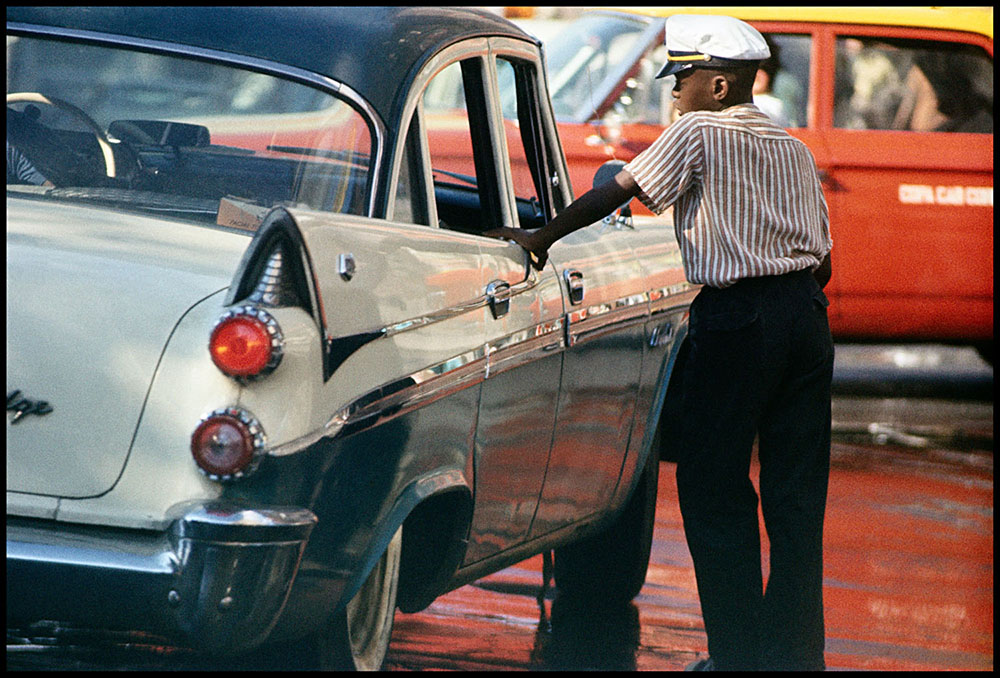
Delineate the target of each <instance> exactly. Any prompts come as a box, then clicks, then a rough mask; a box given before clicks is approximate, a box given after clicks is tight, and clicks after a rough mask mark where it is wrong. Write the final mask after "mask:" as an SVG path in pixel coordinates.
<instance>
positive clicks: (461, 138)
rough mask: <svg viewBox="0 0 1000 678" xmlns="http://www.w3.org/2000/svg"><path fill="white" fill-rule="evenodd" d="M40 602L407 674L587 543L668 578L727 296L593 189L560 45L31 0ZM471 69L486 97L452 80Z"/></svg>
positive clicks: (26, 558)
mask: <svg viewBox="0 0 1000 678" xmlns="http://www.w3.org/2000/svg"><path fill="white" fill-rule="evenodd" d="M6 63H7V372H6V374H7V623H8V628H11V627H12V626H14V625H20V624H31V623H33V622H35V621H37V620H56V621H62V622H66V623H74V624H81V625H87V626H88V627H90V628H124V629H132V630H143V631H147V632H151V633H155V634H160V635H162V636H163V637H165V638H170V639H173V640H174V641H175V642H180V643H185V644H189V645H191V646H194V647H198V648H202V649H204V650H206V651H209V652H214V653H240V652H245V651H249V650H252V649H254V648H256V647H258V646H261V645H263V644H265V643H268V642H279V641H282V640H283V639H290V638H305V639H307V640H308V641H309V642H311V643H313V645H314V647H316V648H317V656H318V657H319V658H320V659H321V661H322V663H323V664H324V665H334V666H344V665H347V666H356V667H361V668H375V667H378V666H380V665H381V663H382V661H383V658H384V656H385V653H386V648H387V646H388V643H389V637H390V634H391V630H392V620H393V615H394V612H395V609H396V608H397V607H398V608H399V609H401V610H403V611H404V612H412V611H418V610H421V609H423V608H425V607H426V606H427V605H429V604H430V603H431V602H432V601H433V600H434V599H435V597H436V596H438V595H440V594H442V593H444V592H446V591H448V590H451V589H453V588H455V587H457V586H460V585H462V584H465V583H468V582H471V581H473V580H475V579H477V578H480V577H482V576H484V575H486V574H489V573H492V572H495V571H497V570H499V569H501V568H504V567H507V566H509V565H511V564H513V563H515V562H518V561H520V560H523V559H524V558H527V557H529V556H532V555H534V554H538V553H541V552H546V551H549V550H554V551H555V577H556V585H557V587H558V589H559V590H560V592H561V593H565V594H566V595H586V596H589V597H590V599H591V600H594V601H595V602H597V601H600V600H602V599H603V600H619V601H627V600H630V599H631V598H632V597H634V596H635V595H636V594H637V593H638V591H639V588H640V587H641V586H642V584H643V581H644V578H645V572H646V566H647V562H648V557H649V545H650V538H651V533H652V525H653V512H654V506H655V493H656V483H657V469H658V462H659V456H660V455H659V442H658V441H659V439H660V435H659V434H660V432H661V431H662V429H663V427H664V421H661V419H664V418H663V417H661V411H662V409H663V403H664V399H665V394H666V389H667V385H668V383H669V377H670V373H671V367H672V365H673V362H674V359H675V357H676V355H677V351H678V348H679V346H680V341H681V340H682V338H683V336H684V334H685V332H686V311H687V308H688V306H689V304H690V301H691V299H692V298H693V295H694V294H695V292H696V289H695V288H694V287H693V286H691V285H689V284H688V283H687V282H685V279H684V275H683V270H682V267H681V262H680V257H679V253H678V249H677V247H676V244H675V242H674V239H673V237H672V235H671V233H670V232H669V231H668V230H667V228H666V227H663V226H656V225H655V224H642V225H639V224H631V223H630V222H629V221H628V219H627V218H623V217H621V216H619V217H617V218H616V217H614V216H611V217H609V218H608V219H605V220H604V221H602V222H600V223H596V224H594V225H592V226H590V227H588V228H586V229H583V230H581V231H579V232H577V233H575V234H573V235H572V236H570V237H567V238H566V239H565V240H564V241H561V242H559V243H558V244H556V245H555V246H554V247H553V248H552V249H551V251H550V259H549V261H548V263H547V264H546V265H545V266H544V267H543V268H542V270H536V269H535V268H534V267H533V266H532V265H531V262H529V260H528V255H527V253H526V252H525V251H524V250H522V249H521V248H520V247H518V246H517V245H515V244H513V243H509V242H505V241H501V240H496V239H492V238H488V237H484V236H483V235H482V233H483V232H484V231H486V230H488V229H491V228H494V227H499V226H511V227H521V228H537V227H539V226H541V225H542V224H544V223H545V222H546V221H547V220H548V219H550V218H551V217H552V216H553V215H554V214H555V213H557V212H558V211H559V210H560V209H562V208H563V207H564V206H566V205H567V204H568V203H569V202H570V201H571V200H572V189H571V187H570V184H569V180H568V173H567V169H566V163H565V160H564V157H563V154H562V151H561V149H560V145H559V140H558V137H557V134H556V130H555V125H554V121H553V115H552V109H551V105H550V102H549V99H548V94H547V87H548V85H547V82H546V77H545V71H544V68H543V65H542V58H541V52H540V46H539V44H538V42H537V41H536V40H535V39H533V38H531V37H530V36H528V35H526V34H525V33H523V32H522V31H520V30H519V29H517V28H516V27H515V26H513V25H512V24H510V23H508V22H506V21H505V20H503V19H501V18H498V17H496V16H494V15H491V14H488V13H485V12H475V11H465V10H450V9H441V8H433V7H431V8H423V7H402V8H374V7H372V8H295V9H293V8H259V7H251V8H225V9H220V8H205V7H184V8H151V7H130V8H112V7H97V8H66V7H64V8H34V9H33V8H8V9H7V62H6ZM456 82H458V83H461V86H460V87H455V86H454V85H455V83H456Z"/></svg>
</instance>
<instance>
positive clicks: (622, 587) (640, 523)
mask: <svg viewBox="0 0 1000 678" xmlns="http://www.w3.org/2000/svg"><path fill="white" fill-rule="evenodd" d="M657 438H659V436H657ZM659 457H660V455H659V440H658V439H657V440H654V441H653V447H652V449H651V450H650V453H649V455H648V458H647V461H646V467H645V468H644V469H643V472H642V477H641V478H640V479H639V484H638V485H637V486H636V488H635V491H634V492H633V493H632V496H631V497H630V498H629V500H628V503H627V504H626V505H625V508H624V509H623V510H622V512H621V514H620V515H619V516H618V517H617V518H616V519H615V520H614V522H612V523H611V524H610V525H609V526H608V527H607V528H605V529H604V530H603V531H601V532H599V533H597V534H595V535H593V536H591V537H588V538H586V539H584V540H582V541H579V542H576V543H573V544H569V545H567V546H563V547H561V548H557V549H556V550H555V562H554V575H555V580H556V589H557V591H558V595H559V596H560V597H562V596H568V597H573V598H581V599H584V600H586V601H587V602H588V604H594V605H619V604H622V603H627V602H628V601H630V600H632V599H633V598H635V597H636V596H637V595H639V591H640V590H641V589H642V585H643V584H644V583H645V582H646V569H647V567H648V566H649V552H650V547H651V545H652V542H653V526H654V522H655V518H656V490H657V483H658V482H659V470H660V458H659Z"/></svg>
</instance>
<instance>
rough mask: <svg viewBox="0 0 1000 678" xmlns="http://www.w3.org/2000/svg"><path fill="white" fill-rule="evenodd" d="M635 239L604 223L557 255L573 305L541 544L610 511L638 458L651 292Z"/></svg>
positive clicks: (537, 524) (539, 528) (539, 522)
mask: <svg viewBox="0 0 1000 678" xmlns="http://www.w3.org/2000/svg"><path fill="white" fill-rule="evenodd" d="M635 233H636V232H635V231H634V230H632V229H630V228H627V227H623V226H619V225H615V224H609V223H605V222H603V221H602V222H598V223H596V224H593V225H591V226H588V227H585V228H583V229H581V230H579V231H576V232H575V233H572V234H570V235H569V236H566V237H565V238H563V239H562V240H560V241H558V242H556V243H555V244H554V245H553V246H552V247H551V248H550V250H549V259H550V261H551V262H552V263H553V265H554V266H555V268H556V271H557V272H558V273H559V277H560V282H561V283H562V285H563V295H564V298H565V302H564V303H565V305H566V318H565V323H566V328H565V332H566V338H567V339H566V341H567V346H566V351H565V355H564V357H563V377H562V388H561V391H560V393H559V408H558V414H557V419H556V430H555V435H554V437H553V442H552V452H551V455H550V458H549V466H548V471H547V474H546V477H545V487H544V490H543V492H542V499H541V502H540V503H539V506H538V512H537V515H536V516H535V521H534V525H533V527H532V535H533V536H539V535H542V534H545V533H547V532H550V531H552V530H555V529H558V528H560V527H563V526H565V525H568V524H570V523H573V522H576V521H579V520H581V519H585V518H587V517H588V516H590V515H592V514H594V513H595V512H597V511H599V510H600V509H602V508H604V507H606V506H607V504H608V501H609V498H610V497H611V496H612V494H613V492H614V490H615V488H616V486H617V483H618V479H619V477H620V475H621V470H622V464H623V462H624V460H625V454H626V451H627V448H628V443H629V437H630V435H631V431H632V426H633V419H634V416H635V406H636V395H637V392H638V388H639V378H640V371H641V366H642V355H643V342H644V340H645V330H644V321H645V319H646V317H647V316H648V306H649V305H648V299H649V296H648V294H647V292H648V290H646V289H645V287H644V285H645V279H644V276H643V271H642V269H641V268H640V266H639V262H638V259H637V258H636V256H635V253H634V250H633V248H634V247H635V245H636V242H635V238H634V235H635Z"/></svg>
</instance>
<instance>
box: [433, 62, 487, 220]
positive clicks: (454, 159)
mask: <svg viewBox="0 0 1000 678" xmlns="http://www.w3.org/2000/svg"><path fill="white" fill-rule="evenodd" d="M483 77H484V76H483V62H482V59H480V58H478V57H476V58H471V59H466V60H464V61H456V62H454V63H452V64H450V65H449V66H447V67H446V68H444V69H443V70H441V71H440V72H439V73H437V74H436V75H435V76H434V77H433V78H432V79H431V81H430V83H428V85H427V88H426V89H425V90H424V96H423V115H424V121H425V126H426V130H427V148H428V154H429V159H430V164H431V168H432V174H433V177H434V200H435V204H436V205H437V214H438V225H439V226H440V227H441V228H447V229H450V230H456V231H462V232H465V233H481V232H483V231H484V230H487V229H489V228H495V227H498V226H501V225H502V224H501V223H500V214H501V210H500V198H499V193H498V190H497V176H496V167H495V164H494V162H493V145H492V140H491V138H490V127H489V124H488V116H487V112H486V101H485V98H484V97H485V90H484V86H483Z"/></svg>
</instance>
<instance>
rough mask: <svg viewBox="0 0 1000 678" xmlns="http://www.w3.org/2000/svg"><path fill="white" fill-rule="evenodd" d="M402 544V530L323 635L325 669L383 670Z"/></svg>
mask: <svg viewBox="0 0 1000 678" xmlns="http://www.w3.org/2000/svg"><path fill="white" fill-rule="evenodd" d="M402 544H403V528H402V527H401V528H399V530H397V532H396V534H395V535H394V536H393V538H392V541H390V542H389V546H388V548H386V551H385V553H384V554H383V555H382V558H381V559H379V561H378V563H376V564H375V567H374V568H372V571H371V573H370V574H369V575H368V579H366V580H365V583H364V584H362V585H361V588H360V589H358V592H357V593H356V594H355V595H354V598H352V599H351V600H350V602H348V603H347V606H346V607H345V609H344V610H343V611H341V612H340V613H339V614H338V615H337V616H336V617H335V618H334V619H333V620H332V621H331V623H330V625H329V626H328V627H327V628H326V629H325V630H324V632H323V633H322V635H321V636H320V638H319V645H320V647H319V649H320V665H321V668H323V669H333V670H347V671H350V670H357V671H378V670H379V669H380V668H382V662H383V661H385V655H386V652H387V651H388V649H389V637H390V636H391V635H392V622H393V617H394V615H395V612H396V588H397V585H398V583H399V558H400V554H401V553H402Z"/></svg>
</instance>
